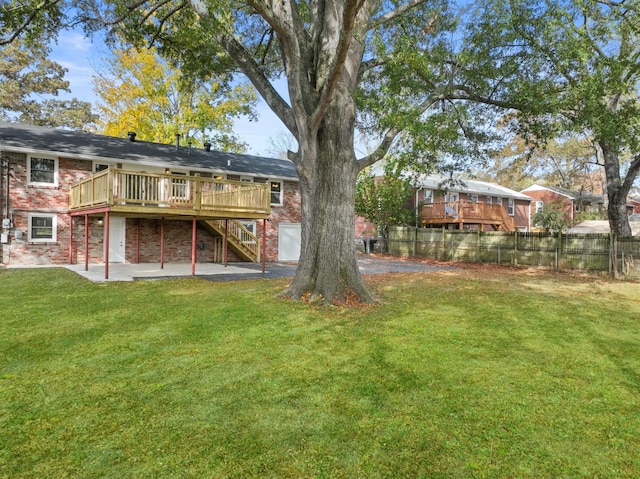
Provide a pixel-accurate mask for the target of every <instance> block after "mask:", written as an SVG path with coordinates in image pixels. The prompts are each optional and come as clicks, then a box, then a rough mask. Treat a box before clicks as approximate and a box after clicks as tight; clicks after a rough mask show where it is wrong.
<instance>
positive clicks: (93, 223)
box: [0, 122, 300, 266]
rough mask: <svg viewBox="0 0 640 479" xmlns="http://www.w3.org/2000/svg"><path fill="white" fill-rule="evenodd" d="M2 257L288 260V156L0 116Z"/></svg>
mask: <svg viewBox="0 0 640 479" xmlns="http://www.w3.org/2000/svg"><path fill="white" fill-rule="evenodd" d="M0 158H1V164H0V165H1V168H0V216H1V218H2V225H1V226H2V229H1V236H0V246H1V251H2V263H3V264H4V265H6V266H16V265H46V264H52V265H54V264H65V263H69V262H72V263H75V262H86V263H103V262H106V263H108V262H127V263H145V262H164V261H166V262H189V261H197V262H210V261H223V260H229V261H259V260H260V259H266V260H268V261H276V260H297V259H298V255H299V248H300V193H299V184H298V178H297V174H296V171H295V167H294V165H293V164H292V163H291V162H290V161H288V160H280V159H272V158H264V157H259V156H251V155H240V154H234V153H224V152H218V151H211V150H210V149H209V148H208V147H207V148H194V147H192V145H180V144H179V141H177V142H176V144H175V145H162V144H157V143H149V142H144V141H138V140H137V139H136V135H135V134H133V132H131V134H130V135H129V138H113V137H107V136H102V135H96V134H90V133H82V132H76V131H68V130H55V129H49V128H41V127H35V126H25V125H18V124H14V123H1V122H0Z"/></svg>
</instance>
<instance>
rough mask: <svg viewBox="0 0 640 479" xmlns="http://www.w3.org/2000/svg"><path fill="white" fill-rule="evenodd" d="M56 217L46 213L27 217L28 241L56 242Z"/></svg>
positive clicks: (32, 214)
mask: <svg viewBox="0 0 640 479" xmlns="http://www.w3.org/2000/svg"><path fill="white" fill-rule="evenodd" d="M56 229H57V216H56V215H55V214H47V213H31V214H30V215H29V241H30V242H32V243H48V242H53V241H56Z"/></svg>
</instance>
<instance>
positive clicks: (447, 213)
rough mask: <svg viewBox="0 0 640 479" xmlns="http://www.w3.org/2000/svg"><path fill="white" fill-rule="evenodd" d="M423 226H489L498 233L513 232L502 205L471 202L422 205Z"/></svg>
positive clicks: (511, 219)
mask: <svg viewBox="0 0 640 479" xmlns="http://www.w3.org/2000/svg"><path fill="white" fill-rule="evenodd" d="M421 217H422V218H421V220H422V224H423V225H424V226H444V225H447V224H456V225H458V226H459V228H460V229H462V228H463V227H464V225H490V226H492V227H493V228H494V229H495V230H498V231H515V228H516V226H515V222H514V220H513V218H512V217H511V216H510V215H509V214H508V213H507V211H506V210H505V209H504V207H503V206H502V205H499V204H487V203H474V202H471V201H463V200H460V201H449V202H440V203H427V204H424V205H422V215H421Z"/></svg>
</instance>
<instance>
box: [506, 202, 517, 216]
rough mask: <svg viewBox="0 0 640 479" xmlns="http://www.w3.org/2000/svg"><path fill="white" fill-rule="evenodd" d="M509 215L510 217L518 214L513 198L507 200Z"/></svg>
mask: <svg viewBox="0 0 640 479" xmlns="http://www.w3.org/2000/svg"><path fill="white" fill-rule="evenodd" d="M507 213H509V216H513V215H515V214H516V205H515V201H514V199H513V198H508V199H507Z"/></svg>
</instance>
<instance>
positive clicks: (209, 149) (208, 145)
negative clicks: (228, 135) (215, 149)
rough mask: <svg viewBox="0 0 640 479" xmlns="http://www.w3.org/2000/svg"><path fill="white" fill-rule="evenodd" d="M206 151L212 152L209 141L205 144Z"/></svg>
mask: <svg viewBox="0 0 640 479" xmlns="http://www.w3.org/2000/svg"><path fill="white" fill-rule="evenodd" d="M204 151H211V143H209V142H208V141H205V142H204Z"/></svg>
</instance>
